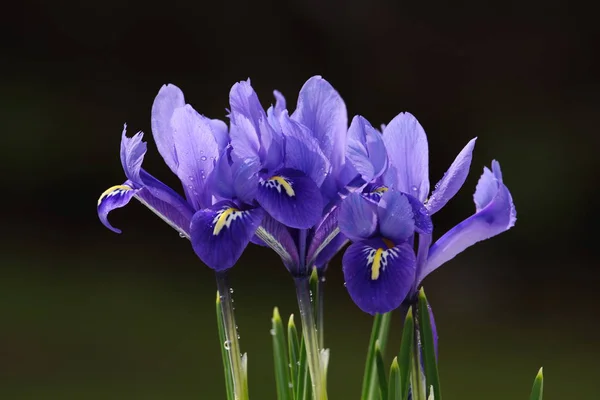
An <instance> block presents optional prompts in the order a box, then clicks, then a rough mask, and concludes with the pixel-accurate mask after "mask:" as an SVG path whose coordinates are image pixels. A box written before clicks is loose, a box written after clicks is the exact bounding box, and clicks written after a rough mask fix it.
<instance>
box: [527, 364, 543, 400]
mask: <svg viewBox="0 0 600 400" xmlns="http://www.w3.org/2000/svg"><path fill="white" fill-rule="evenodd" d="M543 395H544V368H543V367H542V368H540V370H539V371H538V373H537V375H536V376H535V380H534V381H533V388H531V396H529V400H542V397H543Z"/></svg>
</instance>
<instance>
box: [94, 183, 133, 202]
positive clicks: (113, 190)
mask: <svg viewBox="0 0 600 400" xmlns="http://www.w3.org/2000/svg"><path fill="white" fill-rule="evenodd" d="M128 190H132V188H131V187H130V186H128V185H115V186H111V187H109V188H108V189H106V190H105V191H104V192H102V194H101V195H100V198H99V199H98V205H100V203H102V200H104V199H105V198H107V197H109V196H114V195H115V194H118V193H123V192H126V191H128Z"/></svg>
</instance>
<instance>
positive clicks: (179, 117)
mask: <svg viewBox="0 0 600 400" xmlns="http://www.w3.org/2000/svg"><path fill="white" fill-rule="evenodd" d="M171 128H172V129H173V144H174V146H175V151H176V153H177V159H178V166H177V176H178V177H179V179H180V180H181V183H182V184H183V189H184V190H185V193H186V196H187V198H188V201H189V202H190V203H191V204H192V206H193V207H194V208H195V209H196V210H198V209H200V208H202V207H206V206H208V205H209V204H210V203H211V202H210V198H211V197H210V196H211V193H209V192H208V191H207V190H205V186H206V179H207V176H208V175H210V173H211V172H212V171H213V168H214V163H215V160H216V158H217V157H218V156H219V148H218V145H217V142H216V140H215V136H214V134H213V131H212V129H211V124H210V120H209V119H208V118H206V117H203V116H201V115H200V114H198V113H197V112H196V110H194V109H193V108H192V106H190V105H189V104H188V105H185V106H184V107H180V108H178V109H176V110H175V111H173V116H172V117H171Z"/></svg>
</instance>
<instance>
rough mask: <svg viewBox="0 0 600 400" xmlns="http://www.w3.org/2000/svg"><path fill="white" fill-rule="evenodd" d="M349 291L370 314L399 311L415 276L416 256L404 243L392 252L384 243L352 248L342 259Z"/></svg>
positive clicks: (359, 243) (380, 241) (372, 242)
mask: <svg viewBox="0 0 600 400" xmlns="http://www.w3.org/2000/svg"><path fill="white" fill-rule="evenodd" d="M342 266H343V272H344V279H345V280H346V288H347V289H348V293H349V294H350V297H351V298H352V300H354V303H356V305H357V306H358V307H359V308H360V309H361V310H363V311H364V312H367V313H369V314H376V313H386V312H389V311H392V310H394V309H395V308H397V307H398V306H399V305H400V304H401V303H402V301H403V300H404V298H405V297H406V295H407V294H408V292H409V290H410V288H411V286H412V284H413V280H414V276H415V254H414V252H413V250H412V248H411V247H410V246H409V245H408V244H406V243H404V244H402V245H399V246H394V247H391V248H389V247H388V246H387V245H386V244H385V243H384V242H383V240H381V239H369V240H367V241H363V242H356V243H353V244H351V245H350V247H348V249H347V250H346V253H345V254H344V257H343V259H342Z"/></svg>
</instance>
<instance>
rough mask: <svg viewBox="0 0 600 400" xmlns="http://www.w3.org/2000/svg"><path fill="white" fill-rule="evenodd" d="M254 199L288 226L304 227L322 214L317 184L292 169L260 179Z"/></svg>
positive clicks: (316, 220) (321, 200) (315, 220)
mask: <svg viewBox="0 0 600 400" xmlns="http://www.w3.org/2000/svg"><path fill="white" fill-rule="evenodd" d="M256 200H257V201H258V203H259V204H260V205H261V206H262V207H263V208H264V209H265V211H266V212H268V213H269V215H271V216H272V217H273V218H275V219H276V220H277V221H279V222H281V223H282V224H284V225H287V226H289V227H291V228H298V229H308V228H310V227H312V226H314V225H315V224H316V223H317V222H318V221H319V219H320V218H321V214H322V213H323V199H322V196H321V192H320V190H319V187H318V186H317V185H316V184H315V182H313V180H312V179H310V178H309V177H307V176H306V175H305V174H304V173H302V172H300V171H297V170H293V169H287V168H286V169H282V170H280V171H277V172H275V174H273V175H272V176H270V177H268V178H266V179H263V180H262V181H261V182H260V183H259V185H258V190H257V192H256Z"/></svg>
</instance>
